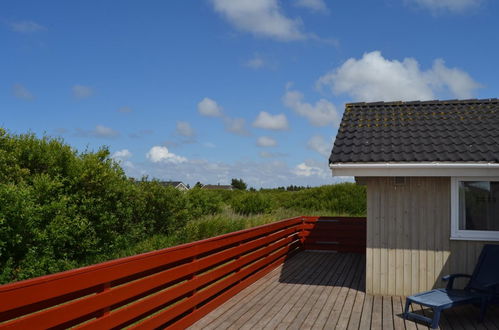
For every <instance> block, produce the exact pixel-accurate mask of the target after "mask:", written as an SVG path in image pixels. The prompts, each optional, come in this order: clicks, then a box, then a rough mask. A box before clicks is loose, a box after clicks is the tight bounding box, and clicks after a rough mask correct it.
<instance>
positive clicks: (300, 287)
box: [264, 258, 327, 329]
mask: <svg viewBox="0 0 499 330" xmlns="http://www.w3.org/2000/svg"><path fill="white" fill-rule="evenodd" d="M325 259H326V258H325ZM326 267H327V264H326V262H323V263H322V264H321V265H320V266H319V267H317V268H316V269H314V271H312V272H310V275H309V277H308V278H306V279H305V281H304V282H302V283H299V284H297V285H295V286H294V287H293V288H292V290H291V292H290V295H289V296H288V299H286V301H285V303H284V304H283V306H281V308H280V310H279V312H278V313H276V314H274V315H273V316H272V318H271V319H270V320H269V322H268V323H267V324H266V325H265V327H264V329H276V328H280V329H282V328H283V327H284V328H286V327H287V325H289V324H290V320H289V319H288V320H286V316H287V315H288V314H290V312H291V310H294V309H295V306H296V309H298V311H299V309H300V304H299V302H300V299H301V297H302V296H303V295H304V294H305V292H306V290H307V288H308V287H309V285H308V284H307V283H314V282H315V281H316V280H317V278H318V277H319V276H320V275H321V273H322V271H323V270H324V268H326ZM298 311H296V312H298ZM296 312H295V313H296ZM290 316H291V317H293V318H294V315H291V314H290Z"/></svg>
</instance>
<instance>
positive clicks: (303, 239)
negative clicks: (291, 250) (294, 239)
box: [300, 217, 305, 250]
mask: <svg viewBox="0 0 499 330" xmlns="http://www.w3.org/2000/svg"><path fill="white" fill-rule="evenodd" d="M300 244H301V246H300V248H301V249H302V250H305V246H304V245H305V217H302V218H301V231H300Z"/></svg>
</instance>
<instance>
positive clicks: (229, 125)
mask: <svg viewBox="0 0 499 330" xmlns="http://www.w3.org/2000/svg"><path fill="white" fill-rule="evenodd" d="M224 123H225V129H226V130H227V131H228V132H230V133H234V134H236V135H242V136H247V135H250V133H249V132H248V130H247V129H246V121H245V120H244V118H230V117H225V118H224Z"/></svg>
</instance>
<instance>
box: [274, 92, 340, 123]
mask: <svg viewBox="0 0 499 330" xmlns="http://www.w3.org/2000/svg"><path fill="white" fill-rule="evenodd" d="M282 100H283V102H284V105H285V106H287V107H288V108H290V109H293V110H294V111H295V112H296V113H297V114H299V115H300V116H303V117H305V118H307V119H308V121H309V122H310V123H311V124H312V125H314V126H327V125H331V124H333V125H336V124H338V122H339V115H338V112H337V111H336V107H335V106H334V104H332V103H331V102H329V101H328V100H326V99H320V100H319V101H317V102H315V104H314V105H313V104H310V103H306V102H303V94H302V93H300V92H298V91H293V90H288V91H286V94H284V96H283V98H282Z"/></svg>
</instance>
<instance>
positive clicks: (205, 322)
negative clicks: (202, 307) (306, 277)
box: [196, 254, 309, 329]
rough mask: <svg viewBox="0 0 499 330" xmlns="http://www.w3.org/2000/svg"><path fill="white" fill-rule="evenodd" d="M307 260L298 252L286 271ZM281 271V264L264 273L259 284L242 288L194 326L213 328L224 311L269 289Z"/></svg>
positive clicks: (229, 310) (301, 264) (290, 270)
mask: <svg viewBox="0 0 499 330" xmlns="http://www.w3.org/2000/svg"><path fill="white" fill-rule="evenodd" d="M308 262H309V261H308V260H307V258H306V257H305V256H304V255H302V254H300V255H297V256H296V259H295V260H294V262H293V267H289V268H288V269H287V270H286V272H293V271H298V270H299V269H300V267H302V266H304V264H305V263H308ZM282 272H283V267H282V265H281V266H279V267H277V268H276V269H274V270H272V271H271V272H270V273H268V274H266V275H265V276H264V277H262V278H261V279H260V285H258V286H253V285H251V286H249V287H247V288H246V289H244V290H242V291H241V292H239V293H238V294H237V295H235V296H234V297H233V298H231V299H230V300H229V301H227V302H226V303H224V304H223V305H221V306H220V307H218V308H217V309H215V310H213V311H212V312H211V313H209V314H208V315H206V316H205V317H204V318H202V319H201V320H199V321H198V322H197V323H196V326H198V327H200V328H203V329H214V328H216V327H217V320H218V321H221V320H222V319H221V318H220V317H221V316H222V315H223V314H224V313H230V312H233V310H234V308H237V307H238V306H240V305H241V302H242V301H245V302H246V301H248V300H251V299H252V297H254V296H256V295H258V294H260V293H261V292H265V291H266V290H268V289H270V288H272V287H273V285H274V283H275V281H276V278H277V277H279V276H281V273H282Z"/></svg>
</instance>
